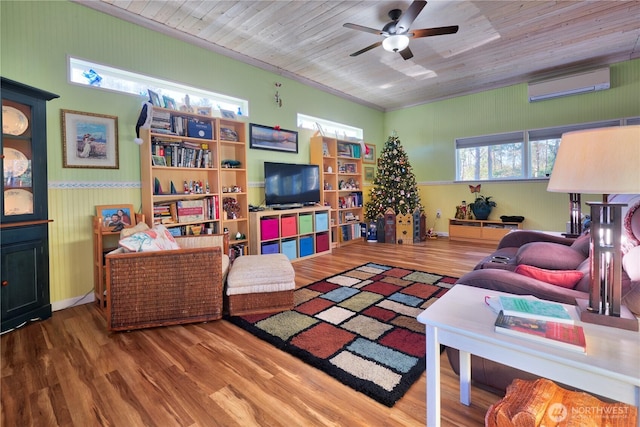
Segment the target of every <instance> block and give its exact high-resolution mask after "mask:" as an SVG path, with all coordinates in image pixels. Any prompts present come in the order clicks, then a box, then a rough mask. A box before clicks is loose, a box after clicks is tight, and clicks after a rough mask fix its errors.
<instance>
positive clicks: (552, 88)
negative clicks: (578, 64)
mask: <svg viewBox="0 0 640 427" xmlns="http://www.w3.org/2000/svg"><path fill="white" fill-rule="evenodd" d="M610 86H611V82H610V73H609V67H604V68H598V69H597V70H592V71H585V72H582V73H577V74H571V75H567V76H562V77H557V78H554V79H549V80H542V81H538V82H531V83H529V102H535V101H543V100H545V99H553V98H559V97H561V96H569V95H577V94H580V93H588V92H595V91H598V90H605V89H609V87H610Z"/></svg>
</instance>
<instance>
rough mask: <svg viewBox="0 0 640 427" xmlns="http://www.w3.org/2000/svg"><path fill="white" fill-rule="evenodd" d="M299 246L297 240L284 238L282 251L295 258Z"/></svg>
mask: <svg viewBox="0 0 640 427" xmlns="http://www.w3.org/2000/svg"><path fill="white" fill-rule="evenodd" d="M297 249H298V248H297V247H296V241H295V240H283V241H282V253H283V254H285V255H286V256H287V258H289V259H295V258H297V257H298V250H297Z"/></svg>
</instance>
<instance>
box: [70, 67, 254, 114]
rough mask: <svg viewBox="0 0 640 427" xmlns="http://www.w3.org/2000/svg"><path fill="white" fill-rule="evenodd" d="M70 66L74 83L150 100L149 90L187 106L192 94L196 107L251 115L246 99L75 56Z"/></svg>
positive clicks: (193, 103) (191, 99) (71, 80)
mask: <svg viewBox="0 0 640 427" xmlns="http://www.w3.org/2000/svg"><path fill="white" fill-rule="evenodd" d="M68 66H69V69H68V77H69V82H70V83H75V84H78V85H83V86H90V87H94V88H100V89H103V90H110V91H115V92H121V93H126V94H129V95H136V96H142V97H147V96H148V92H147V91H148V90H149V89H150V90H152V91H154V92H156V93H157V94H158V95H160V97H163V96H166V97H169V98H172V99H174V100H175V101H176V102H177V103H178V104H184V103H185V95H189V104H190V105H192V106H194V107H198V106H202V107H210V108H212V109H222V110H230V111H233V112H234V113H236V114H238V113H242V115H244V116H248V115H249V101H247V100H245V99H240V98H235V97H232V96H228V95H223V94H220V93H215V92H210V91H206V90H203V89H199V88H196V87H192V86H188V85H184V84H180V83H175V82H171V81H168V80H162V79H158V78H155V77H150V76H145V75H143V74H137V73H133V72H130V71H126V70H120V69H118V68H114V67H109V66H107V65H102V64H96V63H94V62H89V61H85V60H82V59H78V58H73V57H68Z"/></svg>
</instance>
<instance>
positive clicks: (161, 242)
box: [118, 224, 180, 252]
mask: <svg viewBox="0 0 640 427" xmlns="http://www.w3.org/2000/svg"><path fill="white" fill-rule="evenodd" d="M118 245H119V246H120V247H123V248H125V249H127V250H128V251H131V252H152V251H164V250H171V249H180V246H179V245H178V244H177V243H176V240H175V239H174V238H173V236H172V235H171V233H169V230H167V228H166V227H165V226H164V225H161V224H158V225H156V226H155V227H153V228H152V229H150V230H146V231H139V232H137V233H134V234H132V235H130V236H129V237H125V238H124V239H121V240H120V241H119V242H118Z"/></svg>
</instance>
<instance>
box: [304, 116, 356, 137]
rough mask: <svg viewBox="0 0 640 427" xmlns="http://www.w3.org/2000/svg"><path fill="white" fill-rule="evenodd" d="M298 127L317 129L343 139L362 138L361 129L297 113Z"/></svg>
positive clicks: (327, 134)
mask: <svg viewBox="0 0 640 427" xmlns="http://www.w3.org/2000/svg"><path fill="white" fill-rule="evenodd" d="M298 127H299V128H303V129H309V130H319V131H320V133H322V135H326V136H331V137H335V138H339V139H343V140H350V139H351V140H359V141H361V140H362V139H363V138H364V132H363V130H362V129H360V128H357V127H354V126H349V125H344V124H342V123H337V122H332V121H330V120H325V119H321V118H318V117H313V116H307V115H306V114H298Z"/></svg>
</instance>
